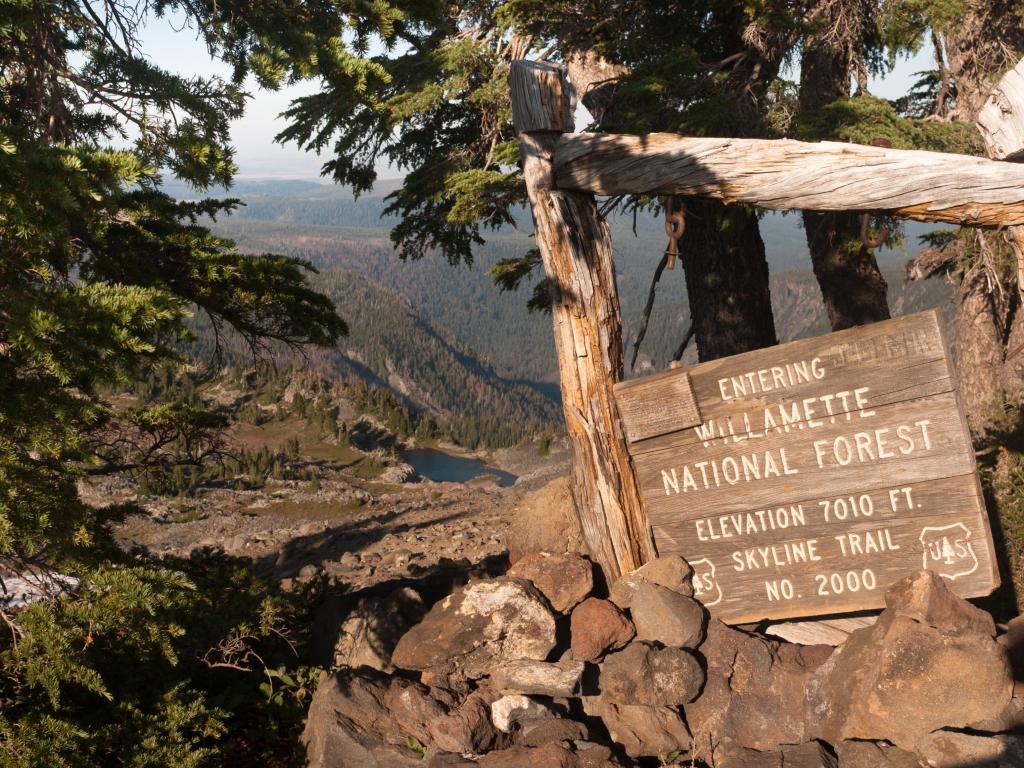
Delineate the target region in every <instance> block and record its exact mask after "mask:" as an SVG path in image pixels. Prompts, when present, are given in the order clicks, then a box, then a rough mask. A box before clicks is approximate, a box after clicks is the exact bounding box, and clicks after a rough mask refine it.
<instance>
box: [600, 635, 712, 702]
mask: <svg viewBox="0 0 1024 768" xmlns="http://www.w3.org/2000/svg"><path fill="white" fill-rule="evenodd" d="M703 684H704V670H703V669H702V668H701V665H700V662H699V661H698V660H697V658H696V657H695V656H694V655H693V654H692V653H690V652H689V651H686V650H683V649H681V648H659V647H657V646H655V645H652V644H650V643H644V642H639V641H634V642H632V643H630V644H629V645H627V646H626V647H625V648H624V649H623V650H621V651H617V652H615V653H611V654H609V655H608V656H606V657H605V659H604V661H603V662H601V668H600V674H599V678H598V686H599V688H600V692H601V694H602V695H604V696H605V697H606V698H607V699H609V700H610V701H615V702H619V703H622V704H643V705H646V706H650V707H661V706H679V705H681V704H685V703H687V702H689V701H692V700H693V699H694V697H695V696H696V695H697V693H698V692H699V691H700V689H701V686H702V685H703Z"/></svg>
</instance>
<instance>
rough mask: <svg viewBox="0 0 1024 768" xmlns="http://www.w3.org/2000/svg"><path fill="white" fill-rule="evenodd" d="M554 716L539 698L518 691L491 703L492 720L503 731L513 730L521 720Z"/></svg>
mask: <svg viewBox="0 0 1024 768" xmlns="http://www.w3.org/2000/svg"><path fill="white" fill-rule="evenodd" d="M554 716H555V715H554V713H553V712H552V711H551V710H550V709H548V707H547V706H545V705H544V704H543V703H541V702H540V701H538V700H537V699H532V698H530V697H529V696H523V695H522V694H518V693H512V694H508V695H506V696H502V697H501V698H499V699H495V700H494V702H492V703H491V722H492V723H493V724H494V727H495V728H497V729H498V730H499V731H501V732H502V733H508V732H509V731H511V730H512V729H513V727H515V724H516V723H517V722H519V721H521V720H537V719H542V718H550V717H554Z"/></svg>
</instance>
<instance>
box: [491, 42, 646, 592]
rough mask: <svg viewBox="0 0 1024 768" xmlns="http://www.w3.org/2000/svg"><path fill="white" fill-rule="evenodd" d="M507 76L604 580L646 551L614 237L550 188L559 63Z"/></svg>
mask: <svg viewBox="0 0 1024 768" xmlns="http://www.w3.org/2000/svg"><path fill="white" fill-rule="evenodd" d="M509 80H510V84H511V89H512V115H513V121H514V123H515V127H516V131H517V133H518V134H519V144H520V150H521V153H522V162H523V175H524V176H525V178H526V188H527V192H528V193H529V197H530V204H531V207H532V209H533V219H534V227H535V229H536V237H537V246H538V248H539V249H540V253H541V258H542V260H543V263H544V271H545V273H546V274H547V276H548V278H549V279H550V280H549V282H550V284H551V286H552V318H553V321H554V329H555V349H556V352H557V355H558V366H559V372H560V379H561V389H562V404H563V407H564V410H565V419H566V429H567V431H568V434H569V443H570V449H571V472H572V494H573V499H574V502H575V504H576V508H577V513H578V515H579V518H580V527H581V529H582V531H583V537H584V539H585V541H586V543H587V546H588V548H589V549H590V553H591V556H592V557H593V559H594V560H595V562H596V563H597V564H598V565H599V566H600V567H601V569H602V570H603V572H604V575H605V578H606V579H607V580H608V581H609V582H611V580H613V579H615V578H616V577H617V576H618V575H619V574H620V573H622V572H625V571H629V570H632V569H634V568H636V567H638V566H640V565H642V564H643V563H644V562H645V561H646V560H648V559H649V558H650V557H651V554H652V552H653V541H652V539H651V536H650V530H649V528H648V525H647V521H646V518H645V516H644V512H643V508H642V507H641V504H640V492H639V487H638V485H637V482H636V477H635V476H634V474H633V466H632V461H631V459H630V457H629V452H628V451H627V449H626V444H625V441H624V439H623V435H622V428H621V422H620V415H619V411H618V405H617V404H616V402H615V399H614V398H613V396H612V385H613V384H614V383H616V382H618V381H621V380H622V377H623V360H622V324H621V316H620V311H619V300H618V292H617V288H616V285H615V269H614V266H613V264H612V246H611V236H610V234H609V232H608V227H607V225H606V224H605V222H604V221H603V220H601V219H600V218H599V217H598V215H597V207H596V205H595V203H594V197H593V195H590V194H586V193H581V192H565V191H561V190H556V189H554V188H553V186H554V185H553V183H552V175H551V154H552V150H553V148H554V145H555V142H556V141H557V139H558V136H559V135H560V134H561V132H563V131H565V130H570V129H571V127H572V115H573V104H572V102H573V98H572V90H571V88H572V86H570V85H569V83H568V81H567V80H566V77H565V72H564V70H563V69H562V68H561V67H559V66H556V65H553V64H545V63H540V62H528V61H516V62H514V63H513V64H512V70H511V73H510V76H509Z"/></svg>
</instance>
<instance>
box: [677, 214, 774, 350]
mask: <svg viewBox="0 0 1024 768" xmlns="http://www.w3.org/2000/svg"><path fill="white" fill-rule="evenodd" d="M681 250H682V263H683V269H684V271H685V275H686V293H687V295H688V297H689V300H690V316H691V319H692V322H693V330H694V338H695V339H696V342H697V355H698V357H699V359H700V360H701V361H702V362H703V361H705V360H715V359H717V358H719V357H725V356H727V355H735V354H738V353H740V352H746V351H748V350H751V349H760V348H761V347H768V346H771V345H773V344H776V343H778V342H777V339H776V336H775V319H774V316H773V314H772V300H771V292H770V291H769V287H768V261H767V259H766V258H765V251H764V242H763V241H762V240H761V232H760V229H759V228H758V222H757V217H756V216H755V215H754V212H753V211H752V210H750V209H749V208H747V207H746V206H741V205H728V206H727V205H723V204H722V203H720V202H718V201H715V200H688V201H687V203H686V231H685V233H684V234H683V239H682V248H681Z"/></svg>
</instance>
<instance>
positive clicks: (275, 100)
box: [142, 18, 934, 181]
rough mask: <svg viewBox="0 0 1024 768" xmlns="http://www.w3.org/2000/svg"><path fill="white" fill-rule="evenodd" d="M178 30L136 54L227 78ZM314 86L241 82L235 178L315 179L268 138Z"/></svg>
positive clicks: (296, 155)
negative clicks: (243, 102)
mask: <svg viewBox="0 0 1024 768" xmlns="http://www.w3.org/2000/svg"><path fill="white" fill-rule="evenodd" d="M181 26H182V25H181V23H180V20H175V19H155V18H154V19H152V20H151V22H150V24H149V26H148V27H147V28H146V30H145V31H144V34H143V40H142V50H143V51H144V52H145V53H146V55H148V56H149V57H150V58H151V59H152V60H153V61H154V62H155V63H156V64H159V65H160V66H163V67H165V68H167V69H170V70H175V71H178V72H180V73H182V74H185V75H212V74H220V75H223V76H227V75H228V74H229V68H228V67H226V66H225V65H223V64H222V63H220V62H216V61H212V60H211V59H210V57H209V55H208V54H207V52H206V48H205V46H204V45H203V44H202V43H201V42H199V41H198V40H197V39H196V32H195V30H194V29H188V28H181ZM932 66H934V65H933V60H932V52H931V48H925V49H923V50H922V51H921V52H920V53H919V54H918V55H916V56H914V57H913V58H911V59H903V60H900V61H899V62H898V63H897V65H896V68H895V70H894V71H893V72H892V73H890V74H889V75H888V76H887V77H886V78H885V79H884V80H882V81H872V83H871V85H870V89H871V92H872V93H874V94H875V95H877V96H881V97H884V98H890V99H891V98H896V97H897V96H900V95H902V94H904V93H905V92H906V91H907V88H908V87H909V85H910V84H911V83H912V82H913V80H914V77H913V75H914V73H915V72H920V71H922V70H925V69H930V68H931V67H932ZM316 87H317V86H316V83H315V82H306V83H301V84H299V85H296V86H292V87H288V88H284V89H282V90H280V91H276V92H270V91H261V90H258V89H257V88H256V85H255V83H252V82H250V83H247V90H248V91H249V93H250V94H252V98H251V99H250V100H249V105H248V108H247V110H246V114H245V116H244V117H242V118H241V119H239V120H236V121H234V123H233V124H232V129H231V137H232V141H233V143H234V145H235V150H236V154H235V162H236V163H237V165H238V177H239V178H245V179H253V178H271V177H273V178H287V179H306V180H311V181H315V180H318V179H319V176H320V166H321V164H322V163H323V159H321V158H318V157H317V156H316V155H315V154H314V153H312V152H303V151H302V150H300V149H298V148H297V147H296V146H295V145H294V144H287V145H285V146H282V145H280V144H276V143H274V136H275V135H276V134H277V133H278V132H280V131H281V129H282V128H283V127H284V121H283V120H281V119H280V118H279V117H278V115H279V114H280V113H281V112H283V111H284V110H285V109H286V108H287V107H288V104H289V102H290V101H291V100H292V99H294V98H295V97H297V96H302V95H306V94H309V93H312V92H314V91H315V89H316ZM378 171H379V173H380V175H381V177H382V178H389V177H391V178H393V177H396V176H400V175H401V174H400V173H399V172H398V171H397V170H394V169H391V168H387V167H381V168H380V169H378Z"/></svg>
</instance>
